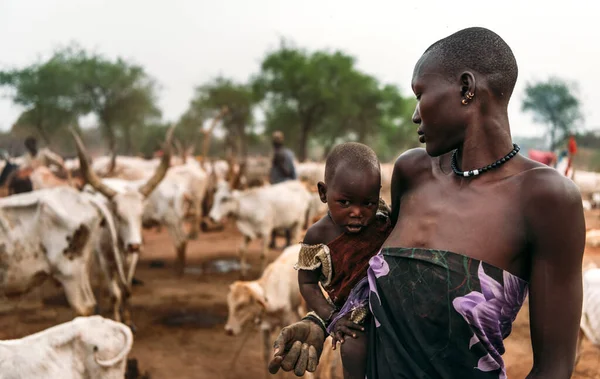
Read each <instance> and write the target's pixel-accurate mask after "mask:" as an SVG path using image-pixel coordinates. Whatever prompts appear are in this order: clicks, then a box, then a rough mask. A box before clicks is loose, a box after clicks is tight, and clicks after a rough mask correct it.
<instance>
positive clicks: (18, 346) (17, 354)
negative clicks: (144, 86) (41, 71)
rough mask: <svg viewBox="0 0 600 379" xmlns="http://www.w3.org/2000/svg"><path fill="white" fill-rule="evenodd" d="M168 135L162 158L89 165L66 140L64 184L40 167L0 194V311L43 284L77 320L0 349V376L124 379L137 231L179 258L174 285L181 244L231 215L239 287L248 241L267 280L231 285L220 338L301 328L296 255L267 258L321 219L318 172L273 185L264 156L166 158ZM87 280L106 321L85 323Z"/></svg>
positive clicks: (303, 170)
mask: <svg viewBox="0 0 600 379" xmlns="http://www.w3.org/2000/svg"><path fill="white" fill-rule="evenodd" d="M172 133H173V128H171V129H169V131H168V132H167V135H166V137H165V146H166V147H165V149H164V154H163V156H162V157H161V158H156V159H151V160H145V159H141V158H136V157H125V156H117V157H108V156H100V157H95V158H94V159H92V160H90V157H88V153H87V150H86V147H85V145H84V143H83V141H82V140H81V139H80V138H79V136H78V135H77V134H76V133H75V132H73V133H72V134H73V138H74V140H75V142H76V146H77V153H78V157H77V159H73V160H67V161H66V162H65V167H66V168H67V169H68V170H69V171H70V173H71V175H70V178H69V180H66V179H61V178H60V176H59V175H58V173H56V172H53V171H52V170H51V169H49V168H48V167H45V166H41V167H38V168H36V169H34V170H33V171H32V172H30V173H29V176H28V180H29V181H30V183H31V185H30V190H25V191H16V192H19V193H14V192H13V193H10V191H5V192H4V195H5V196H3V197H0V302H3V301H5V300H8V299H10V298H13V297H17V298H18V297H19V296H22V295H23V294H26V293H28V292H30V291H31V290H33V289H35V288H36V287H39V286H40V285H41V283H42V282H44V281H45V280H46V279H48V278H52V279H53V280H54V281H56V282H58V283H60V285H61V287H62V289H63V290H64V294H65V297H66V299H67V301H68V303H69V305H70V306H71V308H72V310H73V311H74V314H76V315H77V316H79V317H77V318H75V319H74V320H73V321H71V322H69V323H66V324H60V325H56V326H54V327H51V328H49V329H47V330H44V331H42V332H40V333H37V334H34V335H30V336H27V337H24V338H22V339H19V340H6V341H0V378H2V379H5V378H6V379H8V378H32V377H44V378H117V377H118V378H123V377H124V371H125V363H126V357H127V355H128V353H129V351H130V349H131V347H132V345H133V343H134V342H133V341H134V335H135V332H136V326H135V318H136V315H135V314H133V313H132V311H131V307H130V305H129V302H130V299H131V297H132V296H135V294H134V291H133V289H132V283H133V281H134V277H135V272H136V265H137V263H138V260H139V257H140V253H141V252H142V251H143V249H144V240H143V233H142V230H143V229H144V228H154V227H157V228H162V227H164V228H165V229H166V230H167V231H168V233H169V235H170V237H171V239H172V241H173V256H174V258H175V261H176V265H175V268H176V269H175V272H173V273H172V275H173V276H175V277H178V276H180V275H182V274H183V272H184V268H185V264H186V259H185V258H186V247H187V243H188V241H189V240H190V239H199V238H202V233H200V229H201V227H202V226H204V228H205V229H206V228H211V227H212V228H217V227H218V226H219V225H220V224H221V223H222V222H224V220H225V218H227V217H232V218H234V219H235V222H236V227H237V229H238V230H239V232H240V234H241V235H242V237H241V238H240V242H241V244H240V246H239V247H237V249H238V252H239V257H240V261H241V272H240V275H241V278H240V279H243V278H244V277H245V276H246V274H247V273H246V267H248V266H247V263H246V257H245V253H246V251H247V246H248V244H249V243H250V242H251V241H252V240H255V239H262V245H261V246H262V249H261V267H260V269H261V272H263V271H264V274H263V275H262V277H261V278H260V279H259V280H257V281H252V282H243V281H237V282H235V283H233V284H231V287H230V294H229V296H228V299H227V300H228V305H229V309H230V312H229V319H228V322H227V326H226V331H227V332H228V333H231V334H236V333H239V331H240V329H241V328H242V327H243V325H244V324H247V323H251V322H254V321H255V319H256V318H257V317H258V316H264V317H263V318H262V324H261V325H262V326H261V329H263V330H265V331H266V330H270V329H271V328H272V326H274V325H282V324H283V323H288V322H292V321H294V320H297V319H299V317H300V315H301V314H302V311H303V309H304V307H303V306H302V304H301V296H300V294H299V291H298V285H297V282H296V281H295V280H293V278H294V275H292V274H293V273H292V271H293V263H294V260H295V259H297V255H298V250H299V246H298V245H297V244H296V245H291V246H289V247H288V248H287V250H285V252H284V253H282V255H281V256H280V257H279V258H278V259H277V260H276V261H275V262H273V263H271V265H269V266H266V263H267V262H266V251H267V249H268V245H269V243H270V242H271V234H272V232H275V233H279V232H288V233H289V236H291V238H290V240H293V241H294V242H296V241H298V240H299V239H301V232H302V230H303V229H305V228H307V227H308V226H309V225H310V223H312V222H313V221H314V220H315V219H316V218H317V217H320V216H322V215H323V214H324V212H325V211H326V208H324V204H323V203H321V202H320V200H319V198H318V194H317V193H316V182H317V181H319V180H322V178H323V175H324V164H322V163H297V172H298V176H299V179H298V180H292V181H287V182H283V183H280V184H276V185H270V184H268V183H267V180H265V178H267V177H268V169H269V168H270V165H269V164H268V163H269V162H268V160H267V159H262V160H260V159H258V158H257V159H255V160H254V161H253V160H252V158H249V159H248V160H247V161H246V164H242V165H239V164H236V163H234V162H232V161H225V160H212V161H210V162H209V161H208V160H200V159H196V158H195V157H192V156H173V155H172V154H171V149H170V146H171V142H172V141H171V140H172ZM265 162H266V164H265ZM7 164H9V163H8V162H7ZM252 183H254V185H252ZM188 226H189V227H188ZM290 270H291V271H290ZM95 274H99V276H100V279H101V280H100V283H103V286H104V285H106V287H105V290H107V292H108V293H109V294H110V302H111V316H110V317H111V318H112V320H110V319H106V318H102V317H100V316H92V315H93V314H94V313H96V311H97V299H96V298H95V296H94V291H93V288H92V283H93V282H94V281H93V280H92V279H93V276H94V275H95ZM125 326H127V327H125ZM132 332H133V334H132ZM266 338H267V339H265V341H266V342H265V343H267V342H268V337H266ZM25 351H27V354H28V355H26V356H25V355H24V353H23V352H25ZM265 351H268V349H266V350H265ZM25 357H26V358H25ZM25 359H26V361H25ZM27 362H28V363H27ZM49 362H50V363H49Z"/></svg>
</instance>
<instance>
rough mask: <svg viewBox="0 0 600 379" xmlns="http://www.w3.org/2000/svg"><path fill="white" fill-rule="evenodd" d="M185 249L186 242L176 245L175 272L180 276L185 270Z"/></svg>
mask: <svg viewBox="0 0 600 379" xmlns="http://www.w3.org/2000/svg"><path fill="white" fill-rule="evenodd" d="M186 249H187V242H186V241H183V242H180V243H179V244H178V245H177V264H176V266H175V270H176V272H177V275H179V276H182V275H183V272H184V270H185V250H186Z"/></svg>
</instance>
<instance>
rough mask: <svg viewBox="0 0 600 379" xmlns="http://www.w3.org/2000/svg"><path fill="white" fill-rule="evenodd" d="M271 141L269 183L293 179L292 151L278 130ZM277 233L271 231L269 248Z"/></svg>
mask: <svg viewBox="0 0 600 379" xmlns="http://www.w3.org/2000/svg"><path fill="white" fill-rule="evenodd" d="M272 142H273V150H274V151H273V161H272V164H271V173H270V175H269V180H270V182H271V184H277V183H282V182H285V181H286V180H295V179H296V178H297V176H296V167H295V166H294V153H292V151H291V150H290V149H288V148H287V147H285V146H284V145H283V133H282V132H281V131H279V130H277V131H275V132H274V133H273V136H272ZM276 235H277V233H276V232H275V231H273V232H272V233H271V244H270V245H269V247H270V248H271V249H274V248H275V237H276ZM285 235H286V240H287V242H286V246H289V245H290V238H291V233H290V231H289V230H286V232H285Z"/></svg>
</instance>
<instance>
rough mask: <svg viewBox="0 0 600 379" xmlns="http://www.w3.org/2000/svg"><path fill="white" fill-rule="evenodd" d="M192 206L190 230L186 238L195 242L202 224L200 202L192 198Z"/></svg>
mask: <svg viewBox="0 0 600 379" xmlns="http://www.w3.org/2000/svg"><path fill="white" fill-rule="evenodd" d="M192 206H193V207H194V217H193V218H192V228H191V230H190V234H189V235H188V238H189V239H192V240H196V239H198V234H199V231H200V223H201V222H202V202H200V201H198V200H197V199H195V198H194V201H193V203H192Z"/></svg>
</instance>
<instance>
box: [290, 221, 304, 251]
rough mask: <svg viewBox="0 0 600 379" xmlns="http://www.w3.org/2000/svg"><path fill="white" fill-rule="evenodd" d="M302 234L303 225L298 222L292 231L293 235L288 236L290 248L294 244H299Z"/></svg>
mask: <svg viewBox="0 0 600 379" xmlns="http://www.w3.org/2000/svg"><path fill="white" fill-rule="evenodd" d="M301 234H302V223H301V222H298V223H297V224H296V225H294V227H293V228H292V229H291V233H290V234H288V241H287V242H288V246H290V245H291V244H294V243H298V242H299V241H300V235H301Z"/></svg>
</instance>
